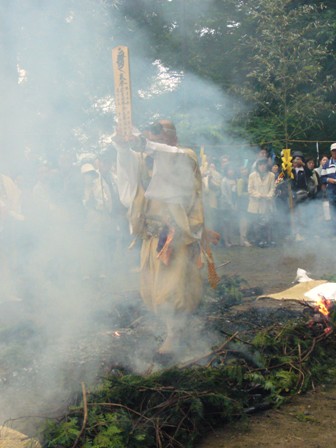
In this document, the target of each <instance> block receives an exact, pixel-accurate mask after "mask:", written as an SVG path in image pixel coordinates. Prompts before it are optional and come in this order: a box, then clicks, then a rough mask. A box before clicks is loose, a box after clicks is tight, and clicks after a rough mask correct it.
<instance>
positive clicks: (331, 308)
mask: <svg viewBox="0 0 336 448" xmlns="http://www.w3.org/2000/svg"><path fill="white" fill-rule="evenodd" d="M312 309H313V313H314V314H313V316H312V319H311V320H310V322H309V326H310V327H311V328H313V329H315V330H319V331H323V333H325V334H329V333H332V332H333V330H334V326H335V322H334V320H335V311H336V308H335V302H334V301H333V300H329V299H326V298H325V297H322V296H321V297H320V299H319V300H318V301H317V302H316V304H315V306H314V307H312Z"/></svg>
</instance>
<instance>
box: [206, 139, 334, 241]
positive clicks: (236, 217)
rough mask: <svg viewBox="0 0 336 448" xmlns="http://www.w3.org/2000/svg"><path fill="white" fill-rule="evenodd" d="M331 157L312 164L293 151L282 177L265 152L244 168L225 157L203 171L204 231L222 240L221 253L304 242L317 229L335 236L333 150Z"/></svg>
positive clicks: (279, 163)
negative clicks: (225, 249) (235, 247)
mask: <svg viewBox="0 0 336 448" xmlns="http://www.w3.org/2000/svg"><path fill="white" fill-rule="evenodd" d="M330 153H331V154H330V155H322V157H320V158H319V160H318V164H316V162H315V159H314V158H307V159H306V158H305V156H304V154H303V153H302V152H301V151H294V152H293V153H292V169H291V174H290V175H288V173H287V174H286V175H284V172H283V169H282V166H281V165H282V161H281V159H280V158H279V159H276V158H274V157H271V156H270V154H269V153H268V151H267V150H266V149H264V148H263V149H260V151H259V152H258V154H257V156H256V159H255V160H254V161H253V162H252V163H248V161H247V160H246V161H245V163H244V164H243V166H242V165H241V164H239V163H238V164H237V163H235V162H231V161H230V158H229V157H228V156H227V155H225V156H223V157H222V158H221V159H220V160H218V161H216V160H212V161H211V162H210V163H209V164H208V165H206V166H204V165H203V166H202V168H201V170H202V176H203V191H204V205H205V211H206V222H207V226H208V227H210V228H213V229H214V230H216V231H217V232H218V233H220V234H221V236H222V244H223V245H224V246H225V247H231V246H232V245H233V244H236V245H237V244H239V245H240V246H244V247H251V246H259V247H270V246H276V245H278V244H281V243H283V242H284V241H285V240H288V239H294V240H295V241H304V240H305V239H307V238H311V237H312V236H316V235H317V234H318V233H317V231H316V230H317V228H321V227H323V228H325V230H326V231H327V232H329V234H330V235H331V236H333V234H332V231H333V227H332V222H333V220H334V217H333V215H334V213H335V210H336V209H335V205H336V171H335V166H336V144H333V145H331V150H330ZM316 165H317V166H316ZM318 226H319V227H318ZM327 234H328V233H327Z"/></svg>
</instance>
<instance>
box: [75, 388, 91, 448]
mask: <svg viewBox="0 0 336 448" xmlns="http://www.w3.org/2000/svg"><path fill="white" fill-rule="evenodd" d="M82 395H83V408H84V417H83V424H82V428H81V430H80V433H79V434H78V436H77V439H76V440H75V443H74V444H73V445H72V448H76V446H77V445H78V442H79V440H80V438H81V437H82V435H83V433H84V430H85V427H86V423H87V419H88V406H87V398H86V389H85V384H84V383H82Z"/></svg>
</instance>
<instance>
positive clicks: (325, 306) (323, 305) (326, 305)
mask: <svg viewBox="0 0 336 448" xmlns="http://www.w3.org/2000/svg"><path fill="white" fill-rule="evenodd" d="M331 304H332V302H331V300H328V299H325V298H324V297H321V298H320V300H319V301H318V302H317V304H316V309H317V311H319V312H320V313H321V314H323V315H324V316H329V313H330V311H329V310H330V307H331Z"/></svg>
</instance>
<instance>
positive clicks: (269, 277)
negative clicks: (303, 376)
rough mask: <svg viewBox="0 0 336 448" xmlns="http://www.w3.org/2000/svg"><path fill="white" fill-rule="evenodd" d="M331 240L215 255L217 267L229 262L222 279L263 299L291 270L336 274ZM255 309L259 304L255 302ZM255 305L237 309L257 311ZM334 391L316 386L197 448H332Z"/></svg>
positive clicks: (314, 274) (214, 435) (226, 428)
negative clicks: (232, 279)
mask: <svg viewBox="0 0 336 448" xmlns="http://www.w3.org/2000/svg"><path fill="white" fill-rule="evenodd" d="M334 244H335V241H334V239H329V240H328V241H324V240H322V239H320V238H316V239H315V238H313V239H311V240H310V241H308V242H307V241H306V242H304V243H293V242H292V243H288V244H287V245H284V246H283V247H281V248H270V249H259V248H258V249H257V248H251V249H250V248H249V249H241V248H239V247H233V248H230V249H228V250H226V251H220V250H217V252H216V253H215V255H216V257H217V259H218V263H219V264H220V263H222V262H224V261H229V263H228V264H227V265H226V266H225V267H224V268H223V269H224V270H225V273H226V274H239V275H241V276H242V277H243V278H244V279H246V280H247V281H248V283H249V284H250V286H256V285H258V286H260V287H261V288H262V289H263V290H264V293H271V292H278V291H281V290H283V289H285V288H287V287H290V286H291V282H292V281H293V280H294V278H295V274H296V269H297V268H302V269H305V270H307V271H308V272H310V276H311V277H312V278H314V279H319V278H321V277H324V276H326V275H327V276H331V275H334V273H335V255H334V249H333V245H334ZM259 305H260V301H259ZM259 305H258V301H256V302H254V303H252V304H251V303H249V304H243V305H240V306H241V307H244V306H255V307H258V306H259ZM265 305H266V306H270V307H275V308H277V307H291V306H294V307H295V306H296V305H295V303H289V302H284V301H275V300H267V301H266V303H263V306H265ZM335 423H336V380H335V385H323V384H322V385H321V386H319V387H318V388H316V389H315V390H312V391H310V392H309V393H307V394H305V395H302V396H295V397H293V399H292V400H291V402H290V403H287V404H285V405H283V406H282V407H281V408H280V409H272V410H268V411H265V412H262V413H258V414H255V415H251V416H249V417H247V418H246V420H245V419H244V420H243V421H240V422H236V423H234V424H230V425H226V426H224V427H221V428H216V429H214V430H213V433H211V434H209V435H208V436H207V437H206V438H205V439H204V440H203V441H202V442H201V443H200V444H199V448H221V447H225V448H244V447H246V448H259V447H260V448H261V447H283V448H294V447H296V448H299V447H304V448H322V447H323V448H333V447H335V446H336V442H335V440H336V425H335Z"/></svg>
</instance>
